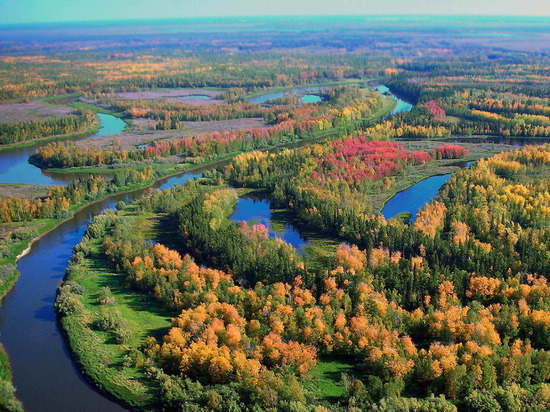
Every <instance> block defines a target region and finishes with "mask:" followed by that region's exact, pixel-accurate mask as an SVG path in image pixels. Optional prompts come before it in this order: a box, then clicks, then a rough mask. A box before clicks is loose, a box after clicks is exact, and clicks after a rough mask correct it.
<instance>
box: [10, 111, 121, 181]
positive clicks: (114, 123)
mask: <svg viewBox="0 0 550 412" xmlns="http://www.w3.org/2000/svg"><path fill="white" fill-rule="evenodd" d="M98 116H99V119H100V121H101V128H100V129H99V131H98V132H97V133H96V134H94V135H93V136H90V137H89V138H94V137H101V136H109V135H114V134H118V133H120V132H122V130H124V126H126V123H124V122H123V121H122V120H120V119H118V118H116V117H114V116H111V115H108V114H101V113H100V114H98ZM84 138H86V137H80V138H77V139H72V140H80V139H84ZM65 140H71V139H65ZM48 143H50V142H37V143H36V144H35V145H33V146H29V147H13V148H9V147H6V148H4V149H2V150H1V151H0V182H1V183H25V184H34V185H66V184H68V183H70V182H71V181H73V180H74V177H73V176H71V175H68V174H64V173H50V172H46V171H42V170H40V169H39V168H37V167H36V166H33V165H32V164H30V163H29V161H28V159H29V156H31V155H32V154H34V152H35V151H36V149H37V148H39V147H42V146H45V145H46V144H48Z"/></svg>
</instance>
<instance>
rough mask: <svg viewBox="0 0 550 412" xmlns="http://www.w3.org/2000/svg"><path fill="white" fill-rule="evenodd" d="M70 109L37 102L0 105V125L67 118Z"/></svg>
mask: <svg viewBox="0 0 550 412" xmlns="http://www.w3.org/2000/svg"><path fill="white" fill-rule="evenodd" d="M71 110H72V109H71V108H70V107H56V106H49V105H45V104H42V103H38V102H31V103H14V104H2V105H0V123H16V122H21V121H29V120H44V119H48V118H51V117H55V116H67V115H69V113H70V112H71Z"/></svg>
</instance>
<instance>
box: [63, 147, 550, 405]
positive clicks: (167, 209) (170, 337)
mask: <svg viewBox="0 0 550 412" xmlns="http://www.w3.org/2000/svg"><path fill="white" fill-rule="evenodd" d="M334 146H335V147H337V148H338V149H340V150H341V147H338V145H337V144H335V145H334ZM390 147H391V145H390ZM386 150H387V147H386ZM248 157H249V158H250V159H252V158H253V157H252V156H248ZM239 162H242V160H240V161H239V160H235V162H234V163H235V164H237V163H239ZM549 162H550V148H548V147H546V146H543V147H539V148H535V147H532V148H531V147H530V148H526V149H522V150H518V151H514V152H509V153H505V154H502V155H498V156H495V157H493V158H491V159H490V160H482V161H479V162H478V163H477V164H476V165H475V166H473V167H472V169H470V170H464V171H462V172H460V173H458V174H456V175H455V176H454V177H453V178H452V179H451V180H450V181H449V183H448V184H447V185H446V186H445V188H444V190H443V191H442V192H441V193H440V195H439V196H438V198H437V200H434V201H432V202H431V203H430V204H429V205H427V206H426V207H424V208H423V209H422V210H421V211H420V212H419V214H418V216H417V218H416V220H415V223H414V224H413V225H412V226H407V225H404V224H403V223H400V222H399V221H392V222H386V221H385V220H384V219H381V218H379V217H373V218H371V217H369V216H368V215H366V214H365V213H357V212H356V213H353V208H349V207H348V209H351V210H349V212H348V214H347V216H346V217H347V221H346V222H345V223H344V222H343V221H342V222H341V223H340V224H341V225H342V226H341V227H340V228H339V229H340V230H339V233H340V235H341V237H342V238H344V239H346V238H348V237H350V236H352V235H348V233H349V234H354V233H361V234H362V236H361V237H360V238H357V237H356V238H355V242H354V243H356V244H357V245H358V246H355V245H353V246H352V245H350V244H349V243H342V244H340V245H339V246H338V248H337V249H336V251H335V253H334V255H333V258H332V260H331V262H330V264H329V266H328V267H326V269H323V270H321V271H312V270H311V269H309V270H308V269H307V268H308V265H307V261H306V262H304V261H302V259H301V258H300V257H298V256H297V255H296V252H295V251H294V250H293V248H292V246H290V245H288V244H285V243H284V242H282V241H281V240H278V239H271V238H269V237H268V236H267V229H266V228H265V227H263V226H262V225H255V226H253V227H250V226H248V225H247V224H243V223H231V222H229V221H228V220H227V217H228V215H229V214H230V213H231V209H232V205H234V204H235V202H236V193H235V191H234V189H229V188H224V187H222V188H220V187H219V186H208V185H207V186H201V185H200V184H199V183H197V182H192V183H188V184H187V185H186V186H183V187H181V188H175V189H172V190H168V191H164V192H156V193H154V194H153V195H152V196H150V197H148V198H147V199H144V200H143V201H141V202H139V203H138V205H137V207H133V208H134V210H135V211H134V212H133V213H129V214H128V213H125V214H124V213H123V214H120V213H111V214H109V215H104V216H102V217H99V218H96V220H95V221H94V222H93V223H92V224H91V225H90V227H89V229H88V233H87V236H86V237H85V239H84V241H83V243H81V244H80V245H79V246H78V248H77V249H76V253H77V254H76V255H75V256H78V255H80V258H79V259H76V260H75V261H74V266H72V267H71V269H70V273H71V275H69V280H72V279H73V278H74V279H78V275H74V276H73V275H72V274H73V273H75V274H80V273H82V272H83V271H84V267H82V268H80V266H79V265H82V264H83V263H82V262H85V261H86V257H89V256H97V255H95V253H96V252H95V251H96V250H97V251H98V252H97V253H100V254H103V255H104V256H105V257H104V258H103V259H105V258H106V259H107V260H109V261H110V262H112V263H111V266H110V267H111V268H115V267H116V268H118V269H117V270H120V271H121V273H124V275H125V277H126V279H127V281H128V282H130V283H131V284H132V285H134V286H133V287H135V288H136V289H137V290H142V291H144V292H147V293H149V294H151V296H153V297H154V298H155V299H157V300H158V301H159V302H160V303H162V304H163V305H165V306H166V307H167V308H170V309H171V310H172V311H173V313H174V316H173V319H172V326H171V328H170V330H169V331H168V332H167V334H166V335H165V336H164V337H163V338H162V339H155V338H154V337H149V338H147V339H145V340H144V341H142V342H143V343H142V344H141V346H140V347H139V348H136V349H135V350H134V349H133V350H132V352H131V356H130V358H129V360H128V362H129V363H128V365H129V366H131V367H136V366H138V365H142V366H141V367H143V368H145V369H149V372H148V374H147V376H148V377H149V379H152V380H154V381H157V384H158V385H159V386H160V392H159V394H158V395H157V396H158V401H159V402H162V403H163V404H164V405H165V407H167V408H169V409H176V410H191V409H194V408H198V407H207V408H208V407H209V405H210V402H214V400H215V402H217V403H216V404H217V405H218V407H219V408H230V409H231V408H232V409H239V408H242V407H243V405H248V406H247V408H250V409H254V407H260V408H262V409H263V408H276V409H281V410H285V409H288V408H296V407H297V404H304V405H305V404H309V405H316V404H317V405H319V406H321V405H324V404H325V403H324V402H325V401H323V400H322V399H319V398H318V397H317V396H316V393H315V391H312V390H311V388H310V387H308V385H307V382H308V379H309V377H310V376H311V375H309V374H310V373H311V371H312V369H314V367H315V365H316V363H317V362H321V363H322V362H323V361H324V360H325V359H327V357H337V358H338V359H348V360H349V361H351V362H353V363H354V364H355V365H356V366H355V367H354V368H353V369H352V371H351V373H350V374H349V375H346V376H344V377H343V384H344V387H345V391H346V392H345V396H343V397H342V398H341V399H340V400H339V403H338V404H337V405H336V404H332V405H331V406H330V408H331V409H332V410H339V409H342V410H347V409H348V408H356V409H357V410H361V409H365V408H366V409H376V408H384V407H386V406H383V405H400V406H399V407H400V408H425V409H429V410H449V411H450V410H456V407H459V408H460V409H467V410H495V411H496V410H500V409H506V408H511V407H514V406H512V405H518V407H521V408H534V409H545V408H546V407H547V405H548V399H549V398H548V390H549V387H548V386H547V385H546V384H545V383H544V382H547V380H548V379H549V378H550V353H549V352H548V349H550V346H549V345H550V343H549V342H550V341H549V340H548V333H547V332H548V330H547V329H548V327H547V325H546V321H545V317H547V316H548V313H549V311H550V307H549V306H548V302H547V300H548V299H547V295H548V293H547V292H548V290H547V289H548V287H547V281H546V276H548V267H549V264H548V263H549V262H548V254H547V253H546V251H547V250H548V244H547V243H546V242H547V239H548V236H547V235H548V233H547V230H548V229H547V225H546V222H547V219H548V218H549V216H550V214H549V213H546V212H544V211H545V210H546V209H548V206H545V204H546V203H547V202H548V199H547V198H548V197H549V196H550V194H549V193H550V192H549V191H548V187H547V186H548V185H547V179H545V178H544V176H545V172H544V170H545V169H546V168H548V165H549V164H550V163H549ZM310 173H311V172H310ZM266 175H267V173H266ZM537 176H538V177H537ZM378 178H379V179H380V178H381V177H378ZM288 179H290V180H292V178H291V177H289V178H288ZM373 179H376V177H373ZM280 180H281V181H283V180H286V179H280ZM521 182H523V183H521ZM282 183H284V181H283V182H282ZM335 187H338V186H335ZM326 190H327V191H330V189H329V188H327V189H326ZM335 191H337V192H339V190H338V189H336V190H335ZM303 192H304V193H303V194H302V196H303V198H304V201H303V202H305V201H306V200H307V199H308V198H310V197H312V198H313V199H315V198H316V194H315V193H311V192H310V191H306V190H304V191H303ZM288 199H289V202H288V203H291V204H292V205H288V207H292V208H294V209H296V213H297V214H298V215H300V216H302V214H303V211H302V208H304V209H307V208H306V207H305V206H304V203H303V202H299V201H298V199H295V198H292V197H288ZM319 203H327V202H326V201H325V202H324V201H323V199H322V198H321V199H319ZM535 210H536V211H537V212H535ZM549 210H550V209H549ZM151 212H154V214H161V215H163V216H164V217H163V219H164V220H165V221H166V224H167V225H168V226H170V227H177V229H175V230H174V231H173V236H174V237H175V239H173V243H174V244H177V245H178V246H177V250H171V249H169V248H167V247H166V246H163V245H162V244H160V243H155V244H152V243H150V242H145V243H144V239H143V237H140V236H139V232H140V230H139V229H138V228H139V226H136V224H137V221H138V219H137V218H136V216H139V215H141V214H143V213H151ZM325 213H326V215H327V216H324V214H325ZM317 214H318V215H320V218H323V217H324V218H325V219H326V220H327V221H329V219H330V218H331V217H332V216H334V215H338V214H337V213H336V212H335V210H330V209H328V208H321V209H318V211H317ZM306 215H307V212H306ZM337 221H338V220H337ZM338 222H340V221H338ZM333 224H336V222H334V223H333ZM357 227H359V229H360V230H357V229H355V228H357ZM331 230H332V231H334V229H332V228H331ZM94 245H97V246H99V248H98V247H97V246H94ZM94 259H99V256H97V257H94ZM195 259H196V261H197V263H198V262H200V263H201V266H198V264H197V263H195ZM207 262H208V264H207ZM304 263H305V264H306V265H304ZM204 265H207V266H204ZM111 270H112V269H111ZM71 290H72V289H71V286H69V284H68V286H67V287H66V288H62V290H61V294H60V295H59V297H58V301H57V306H58V310H60V311H61V312H62V313H63V314H64V315H66V316H68V317H72V316H78V317H87V316H89V315H87V314H86V310H85V309H84V308H83V306H82V303H81V302H80V299H81V298H80V297H79V295H78V294H76V293H75V292H71ZM101 305H105V303H100V306H101ZM115 306H116V305H115ZM102 307H104V309H102V313H103V314H100V315H99V318H98V319H97V320H93V319H92V320H91V323H90V326H89V327H92V328H94V327H99V328H106V329H102V330H107V331H111V332H110V333H113V334H114V336H115V337H116V339H118V340H119V341H121V342H128V341H130V340H131V339H132V337H131V335H130V334H129V332H128V331H127V329H124V326H123V325H124V320H123V319H119V318H117V316H119V315H120V314H116V313H117V312H116V309H114V308H106V307H105V306H102ZM113 310H115V312H113ZM116 319H119V320H116ZM109 322H110V323H109ZM104 323H105V325H112V326H102V325H103V324H104ZM94 325H95V326H94ZM130 359H131V360H130ZM200 388H201V389H200ZM434 396H435V397H434ZM451 401H452V402H451ZM290 405H294V406H292V407H291V406H290ZM325 405H326V404H325ZM405 405H407V406H405Z"/></svg>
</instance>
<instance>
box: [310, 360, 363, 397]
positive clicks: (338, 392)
mask: <svg viewBox="0 0 550 412" xmlns="http://www.w3.org/2000/svg"><path fill="white" fill-rule="evenodd" d="M354 366H355V364H354V362H353V361H352V360H351V359H344V358H340V357H320V358H319V359H318V360H317V365H315V367H314V368H313V369H312V370H311V371H310V372H309V374H308V377H307V378H308V380H309V382H308V383H307V386H308V388H309V389H310V390H312V391H313V392H314V393H316V394H317V396H319V397H320V398H321V399H324V400H326V401H329V402H330V403H333V402H335V401H337V400H338V399H339V398H341V397H342V396H343V395H344V394H345V388H344V385H343V383H342V374H344V373H345V374H347V375H353V371H354V370H353V369H354Z"/></svg>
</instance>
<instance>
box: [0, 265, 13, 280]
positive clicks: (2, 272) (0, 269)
mask: <svg viewBox="0 0 550 412" xmlns="http://www.w3.org/2000/svg"><path fill="white" fill-rule="evenodd" d="M15 270H16V268H15V266H13V265H3V266H0V284H4V283H5V282H6V281H7V280H9V278H11V277H12V276H13V273H14V272H15Z"/></svg>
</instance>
